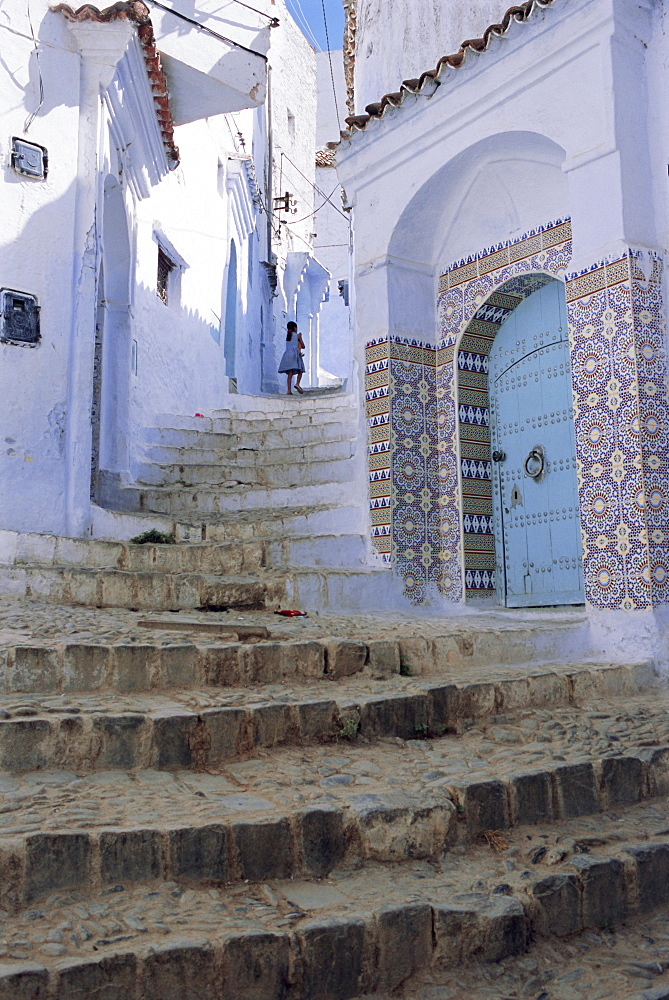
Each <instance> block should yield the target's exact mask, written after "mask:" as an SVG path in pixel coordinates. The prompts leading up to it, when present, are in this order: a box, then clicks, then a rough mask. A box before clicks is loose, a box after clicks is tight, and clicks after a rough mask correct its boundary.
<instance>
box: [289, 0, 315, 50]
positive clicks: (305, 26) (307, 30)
mask: <svg viewBox="0 0 669 1000" xmlns="http://www.w3.org/2000/svg"><path fill="white" fill-rule="evenodd" d="M290 3H291V7H292V8H293V16H294V17H295V20H296V21H298V17H297V15H298V12H299V15H300V19H301V21H302V24H301V27H302V31H303V32H304V34H305V35H306V36H307V40H308V41H310V42H311V43H312V44H313V46H314V48H315V49H316V51H317V52H320V51H321V47H320V45H319V43H318V39H317V38H316V36H315V35H314V33H313V31H312V30H311V25H310V24H309V20H308V18H307V16H306V14H305V13H304V11H303V10H302V5H301V3H300V0H290ZM298 23H299V22H298Z"/></svg>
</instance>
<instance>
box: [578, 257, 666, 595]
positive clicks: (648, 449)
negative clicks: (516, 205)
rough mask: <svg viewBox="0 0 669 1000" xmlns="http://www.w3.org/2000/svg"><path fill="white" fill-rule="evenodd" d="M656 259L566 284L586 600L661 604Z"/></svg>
mask: <svg viewBox="0 0 669 1000" xmlns="http://www.w3.org/2000/svg"><path fill="white" fill-rule="evenodd" d="M662 270H663V262H662V258H661V256H660V255H659V254H657V253H653V252H650V251H640V250H632V249H630V250H628V251H627V252H626V253H625V254H624V255H623V256H622V257H619V258H616V259H611V260H605V261H599V262H597V263H596V264H594V265H593V266H592V267H591V268H589V269H588V270H587V271H581V272H579V273H578V274H570V275H568V276H567V286H566V287H567V308H568V314H569V324H570V335H571V337H572V370H573V379H574V395H575V403H576V405H575V411H576V418H575V423H576V439H577V447H578V457H579V465H578V479H579V498H580V506H581V524H582V534H583V553H584V569H585V587H586V598H587V600H588V601H589V603H591V604H593V605H594V606H596V607H606V608H624V609H633V608H650V607H652V606H654V605H658V604H663V603H666V602H667V600H668V599H669V561H668V560H667V550H668V547H669V511H668V498H667V481H668V476H669V461H668V457H669V420H668V414H667V398H666V393H667V390H666V386H667V362H666V351H665V332H664V315H663V308H662V293H661V285H662Z"/></svg>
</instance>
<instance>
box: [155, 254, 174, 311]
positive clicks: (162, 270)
mask: <svg viewBox="0 0 669 1000" xmlns="http://www.w3.org/2000/svg"><path fill="white" fill-rule="evenodd" d="M175 268H176V264H175V263H174V261H173V260H170V258H169V257H168V256H167V254H166V253H165V251H164V250H163V248H162V247H161V246H159V247H158V280H157V282H156V292H157V293H158V297H159V298H160V299H162V301H163V302H164V303H165V305H167V296H168V292H169V286H170V275H171V274H172V272H173V271H174V269H175Z"/></svg>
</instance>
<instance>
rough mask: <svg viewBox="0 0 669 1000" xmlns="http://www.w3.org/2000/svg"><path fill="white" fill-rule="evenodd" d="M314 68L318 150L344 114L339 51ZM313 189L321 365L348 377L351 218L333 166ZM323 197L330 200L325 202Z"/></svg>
mask: <svg viewBox="0 0 669 1000" xmlns="http://www.w3.org/2000/svg"><path fill="white" fill-rule="evenodd" d="M331 66H332V73H331V71H330V67H331ZM316 68H317V73H318V113H317V120H316V145H317V147H318V148H323V147H324V146H325V144H326V143H327V142H333V141H336V139H337V138H338V136H339V131H340V129H339V120H341V121H342V123H343V119H344V118H345V116H346V114H347V111H346V83H345V80H344V61H343V53H342V52H341V51H339V52H330V53H327V52H319V53H318V54H317V56H316ZM333 76H334V83H335V86H334V88H333V86H332V77H333ZM335 94H336V100H335ZM337 112H339V120H338V116H337ZM316 185H317V187H318V188H319V190H320V192H322V194H317V197H316V200H317V205H318V206H320V207H319V210H318V214H317V215H316V216H315V219H314V230H315V232H316V234H317V235H316V236H315V238H314V252H315V254H316V256H317V257H318V259H319V261H321V263H322V264H323V265H324V266H325V267H326V268H327V269H328V271H329V272H330V274H331V279H330V282H329V289H328V300H327V301H326V302H325V303H324V304H323V308H322V311H321V318H320V365H321V368H322V369H323V370H324V371H325V372H329V373H330V374H332V375H335V376H336V377H338V378H342V379H349V378H350V375H351V361H352V340H351V329H350V309H349V307H348V305H346V302H345V300H344V298H343V297H342V295H341V294H340V291H339V283H340V282H341V281H345V282H349V283H350V269H351V254H350V250H351V246H350V220H349V218H348V214H347V213H345V212H344V211H343V201H342V189H341V186H340V184H339V180H338V178H337V173H336V170H335V169H334V166H332V167H319V168H318V169H317V170H316ZM325 196H328V197H329V199H330V200H329V201H326V197H325Z"/></svg>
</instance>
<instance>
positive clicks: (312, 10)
mask: <svg viewBox="0 0 669 1000" xmlns="http://www.w3.org/2000/svg"><path fill="white" fill-rule="evenodd" d="M286 5H287V7H288V10H289V11H290V13H291V14H292V16H293V17H294V18H295V20H296V21H297V23H298V24H299V26H300V27H301V28H302V31H303V32H304V34H305V35H306V36H307V38H308V39H309V41H310V42H311V44H312V45H313V44H314V39H315V41H316V42H317V43H318V48H319V49H320V50H321V51H323V52H324V51H325V50H326V48H327V45H326V44H325V25H324V24H323V5H322V0H286ZM325 14H326V17H327V22H328V34H329V36H330V48H331V49H340V48H341V47H342V39H343V37H344V7H343V5H342V0H325ZM305 21H306V24H305ZM312 36H313V37H312Z"/></svg>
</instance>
